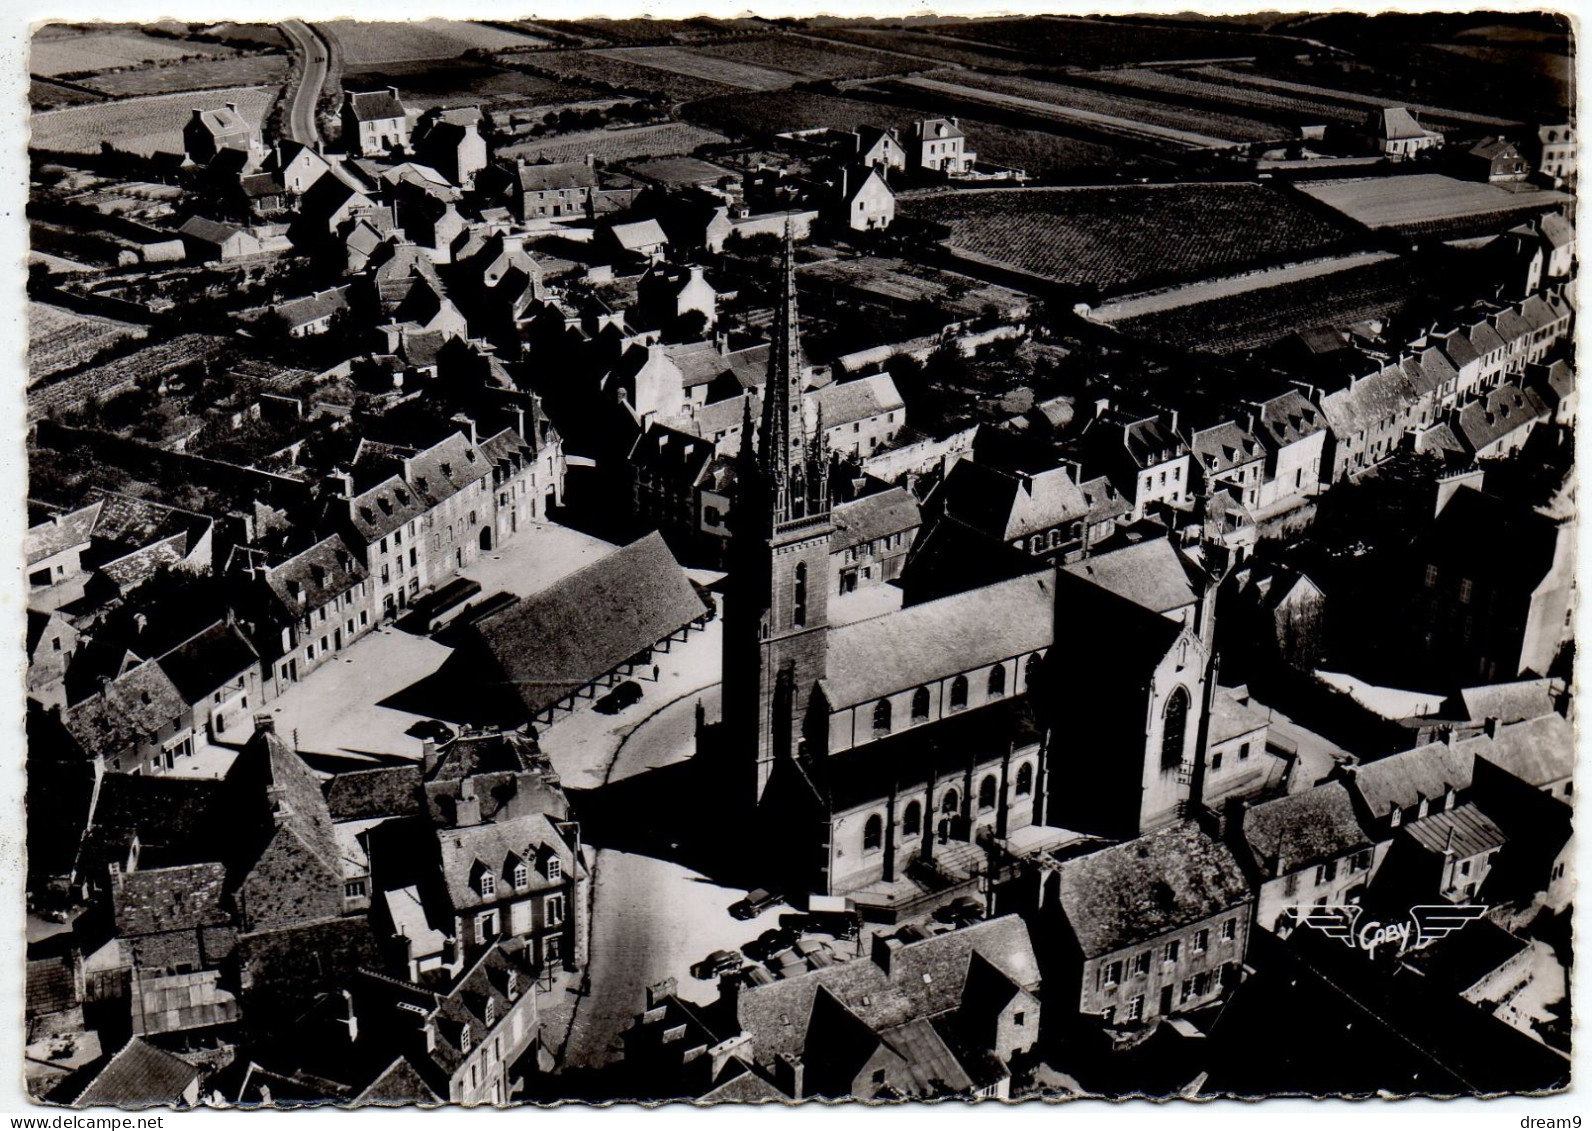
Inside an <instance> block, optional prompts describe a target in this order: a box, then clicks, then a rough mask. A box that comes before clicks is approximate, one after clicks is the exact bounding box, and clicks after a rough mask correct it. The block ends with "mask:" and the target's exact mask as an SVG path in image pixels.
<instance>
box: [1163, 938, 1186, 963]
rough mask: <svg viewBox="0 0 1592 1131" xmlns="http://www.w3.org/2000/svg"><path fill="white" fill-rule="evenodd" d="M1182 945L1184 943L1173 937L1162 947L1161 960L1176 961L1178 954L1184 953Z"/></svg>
mask: <svg viewBox="0 0 1592 1131" xmlns="http://www.w3.org/2000/svg"><path fill="white" fill-rule="evenodd" d="M1182 947H1183V944H1182V943H1181V942H1180V941H1179V940H1177V939H1173V940H1172V941H1171V942H1169V943H1167V944H1166V945H1165V946H1164V947H1162V948H1161V961H1162V962H1166V963H1172V962H1176V961H1177V956H1178V955H1179V954H1180V953H1182Z"/></svg>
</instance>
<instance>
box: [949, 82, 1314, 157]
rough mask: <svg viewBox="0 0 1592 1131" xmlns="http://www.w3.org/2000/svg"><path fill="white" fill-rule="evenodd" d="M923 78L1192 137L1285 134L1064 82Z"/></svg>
mask: <svg viewBox="0 0 1592 1131" xmlns="http://www.w3.org/2000/svg"><path fill="white" fill-rule="evenodd" d="M926 77H927V78H930V79H936V80H939V81H942V82H950V83H954V84H958V85H962V86H968V87H976V88H978V89H980V90H988V91H996V92H1000V93H1005V94H1013V95H1017V96H1020V97H1022V98H1024V99H1025V100H1026V99H1035V100H1038V101H1040V102H1049V103H1054V104H1055V105H1057V106H1060V107H1065V108H1068V109H1074V110H1083V111H1088V112H1089V113H1091V114H1096V115H1105V116H1107V117H1109V118H1114V119H1116V118H1120V119H1125V120H1127V121H1129V122H1132V123H1135V124H1140V123H1142V124H1145V125H1151V126H1158V127H1161V128H1163V129H1169V130H1174V131H1187V132H1189V133H1191V134H1193V135H1194V136H1201V135H1204V136H1213V137H1219V138H1226V139H1229V140H1231V141H1265V140H1268V139H1272V138H1277V137H1280V136H1281V135H1282V134H1283V133H1284V131H1283V130H1281V129H1279V128H1278V127H1277V126H1275V125H1272V124H1270V123H1268V122H1261V121H1257V120H1255V119H1254V118H1244V117H1240V116H1238V115H1236V114H1223V113H1220V112H1218V111H1214V110H1198V109H1195V108H1193V107H1188V106H1177V105H1172V104H1168V103H1165V102H1157V101H1151V100H1150V99H1145V98H1132V97H1128V96H1126V95H1121V94H1106V93H1103V92H1101V91H1098V90H1090V89H1088V88H1086V87H1079V86H1068V85H1065V84H1063V83H1054V82H1040V81H1038V80H1036V79H1026V78H1018V77H1015V76H1005V75H1003V76H994V75H970V74H959V73H957V72H952V71H937V72H935V73H934V74H932V75H929V76H926Z"/></svg>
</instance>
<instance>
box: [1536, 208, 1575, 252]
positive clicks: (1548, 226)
mask: <svg viewBox="0 0 1592 1131" xmlns="http://www.w3.org/2000/svg"><path fill="white" fill-rule="evenodd" d="M1537 226H1538V227H1539V228H1541V230H1542V238H1543V239H1545V240H1546V241H1547V242H1548V244H1549V246H1551V247H1570V246H1572V245H1573V244H1574V243H1575V226H1574V225H1573V224H1571V223H1570V221H1569V219H1568V218H1566V217H1565V216H1563V215H1561V214H1560V213H1558V212H1550V213H1548V215H1546V216H1544V217H1542V219H1541V220H1539V221H1538V222H1537Z"/></svg>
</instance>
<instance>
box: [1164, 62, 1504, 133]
mask: <svg viewBox="0 0 1592 1131" xmlns="http://www.w3.org/2000/svg"><path fill="white" fill-rule="evenodd" d="M1193 73H1194V74H1196V75H1201V76H1205V77H1208V78H1211V79H1213V80H1215V81H1217V82H1230V83H1237V84H1240V85H1242V86H1248V87H1259V88H1261V89H1262V90H1280V91H1286V92H1287V93H1289V94H1301V95H1305V96H1307V97H1314V98H1323V99H1330V100H1332V101H1334V102H1341V103H1347V104H1349V105H1351V106H1361V107H1365V108H1366V109H1368V110H1372V109H1381V108H1382V107H1384V106H1389V105H1394V103H1390V102H1389V101H1388V100H1387V99H1386V98H1381V97H1378V96H1376V95H1369V94H1355V93H1352V92H1350V91H1347V90H1334V89H1332V88H1331V87H1325V86H1312V85H1311V84H1309V83H1300V82H1288V81H1287V80H1285V79H1274V78H1268V77H1267V76H1265V75H1261V74H1256V73H1255V72H1253V71H1235V70H1232V69H1230V68H1227V67H1200V68H1198V69H1197V70H1195V71H1194V72H1193ZM1403 105H1405V106H1406V107H1407V108H1408V109H1410V110H1412V111H1414V112H1415V113H1416V114H1417V115H1419V116H1420V117H1421V118H1423V119H1432V120H1435V121H1436V122H1438V123H1441V124H1443V125H1446V126H1465V127H1474V126H1487V127H1491V128H1496V129H1509V128H1514V127H1518V126H1519V125H1520V123H1519V122H1515V121H1511V120H1509V119H1508V118H1494V117H1492V116H1491V115H1488V114H1471V113H1467V112H1466V111H1464V110H1449V109H1447V108H1445V107H1442V106H1423V105H1421V104H1420V103H1416V102H1407V103H1404V104H1403ZM1362 115H1363V111H1362Z"/></svg>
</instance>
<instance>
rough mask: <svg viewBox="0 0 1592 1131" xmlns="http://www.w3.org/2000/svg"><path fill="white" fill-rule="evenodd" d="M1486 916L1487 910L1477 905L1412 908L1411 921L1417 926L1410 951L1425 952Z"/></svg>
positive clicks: (1432, 904) (1430, 905)
mask: <svg viewBox="0 0 1592 1131" xmlns="http://www.w3.org/2000/svg"><path fill="white" fill-rule="evenodd" d="M1485 914H1487V908H1486V907H1485V906H1483V905H1481V904H1476V903H1423V904H1421V905H1420V906H1419V907H1412V908H1410V919H1411V921H1412V922H1414V924H1415V938H1414V940H1413V941H1412V942H1411V943H1410V946H1409V949H1410V950H1424V949H1425V948H1426V947H1429V946H1431V945H1432V944H1433V943H1435V942H1437V941H1438V940H1439V939H1446V938H1447V937H1448V936H1449V935H1451V934H1453V933H1454V932H1455V931H1457V930H1459V929H1460V928H1461V927H1463V926H1465V925H1466V924H1467V923H1474V922H1475V921H1476V920H1477V919H1480V918H1481V917H1482V916H1483V915H1485Z"/></svg>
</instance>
